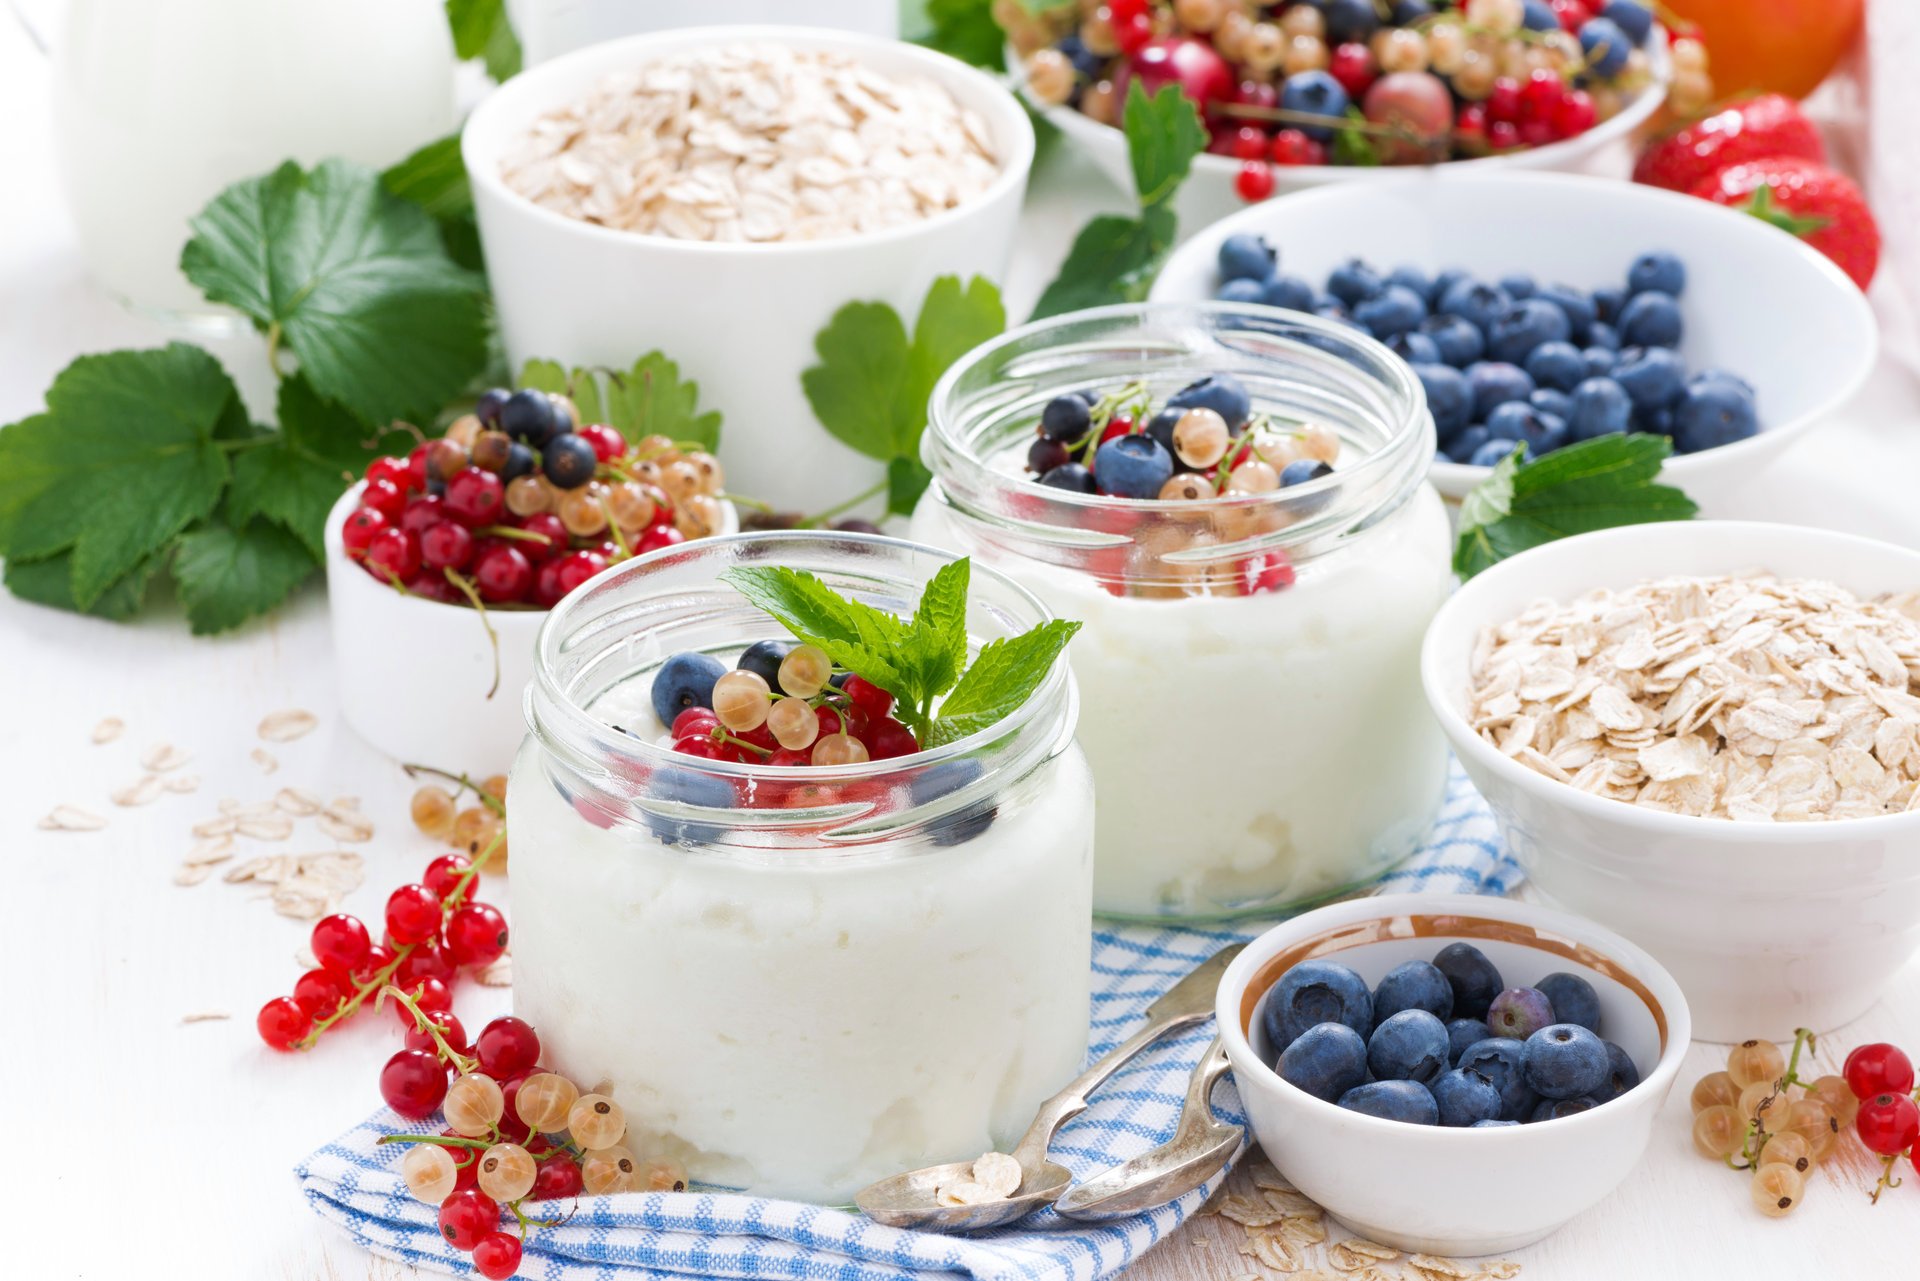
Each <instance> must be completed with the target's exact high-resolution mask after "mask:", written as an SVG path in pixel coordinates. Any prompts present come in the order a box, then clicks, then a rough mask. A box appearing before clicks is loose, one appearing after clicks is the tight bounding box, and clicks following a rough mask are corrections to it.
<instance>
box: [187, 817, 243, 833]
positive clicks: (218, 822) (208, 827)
mask: <svg viewBox="0 0 1920 1281" xmlns="http://www.w3.org/2000/svg"><path fill="white" fill-rule="evenodd" d="M238 826H239V824H238V823H236V822H234V819H233V816H232V815H231V814H222V815H221V816H220V817H219V818H210V819H206V820H204V821H202V822H199V823H195V824H194V825H193V834H194V835H195V836H199V837H209V836H231V835H232V834H233V833H234V830H235V829H236V828H238Z"/></svg>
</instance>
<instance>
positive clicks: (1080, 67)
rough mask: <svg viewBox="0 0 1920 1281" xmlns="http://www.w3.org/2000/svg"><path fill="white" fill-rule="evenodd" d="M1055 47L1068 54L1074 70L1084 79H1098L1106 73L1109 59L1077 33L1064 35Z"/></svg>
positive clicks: (1068, 59)
mask: <svg viewBox="0 0 1920 1281" xmlns="http://www.w3.org/2000/svg"><path fill="white" fill-rule="evenodd" d="M1054 48H1056V49H1058V50H1059V51H1060V52H1061V53H1063V54H1065V55H1066V58H1067V61H1068V62H1071V63H1072V64H1073V69H1074V72H1075V73H1076V74H1077V75H1078V76H1079V77H1080V78H1081V79H1082V80H1087V81H1094V80H1098V79H1100V78H1101V76H1103V75H1104V74H1105V73H1106V69H1107V60H1106V59H1105V58H1102V57H1101V56H1100V55H1099V54H1097V53H1095V52H1094V51H1093V50H1091V49H1089V48H1087V42H1086V41H1084V40H1082V39H1081V38H1080V37H1079V35H1078V34H1077V33H1076V34H1074V35H1070V36H1063V37H1062V38H1061V40H1060V43H1059V44H1056V45H1055V46H1054ZM1076 92H1077V89H1076Z"/></svg>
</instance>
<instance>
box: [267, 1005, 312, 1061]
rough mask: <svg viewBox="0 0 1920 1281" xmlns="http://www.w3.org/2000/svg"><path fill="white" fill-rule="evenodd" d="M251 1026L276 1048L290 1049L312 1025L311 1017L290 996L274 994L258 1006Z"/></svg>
mask: <svg viewBox="0 0 1920 1281" xmlns="http://www.w3.org/2000/svg"><path fill="white" fill-rule="evenodd" d="M253 1026H254V1029H255V1030H256V1031H258V1032H259V1033H260V1039H261V1040H263V1041H265V1042H266V1043H267V1044H268V1045H270V1046H272V1047H273V1048H274V1049H276V1050H291V1049H292V1048H293V1047H294V1046H295V1045H296V1044H297V1043H298V1042H299V1041H300V1039H301V1038H302V1037H304V1036H305V1035H306V1034H307V1032H308V1031H309V1030H311V1029H312V1027H313V1019H312V1018H311V1017H310V1016H309V1015H308V1014H307V1012H306V1011H305V1010H304V1009H302V1008H301V1007H300V1002H298V1001H296V1000H294V999H293V998H292V997H290V996H276V997H274V998H273V999H272V1000H271V1001H268V1002H267V1003H266V1004H265V1005H263V1006H261V1007H260V1013H259V1014H257V1015H255V1016H254V1020H253Z"/></svg>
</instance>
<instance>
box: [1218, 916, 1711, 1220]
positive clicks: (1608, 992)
mask: <svg viewBox="0 0 1920 1281" xmlns="http://www.w3.org/2000/svg"><path fill="white" fill-rule="evenodd" d="M1455 941H1461V942H1467V943H1471V944H1473V945H1474V946H1475V947H1477V948H1479V949H1480V950H1481V951H1482V952H1484V953H1486V955H1487V957H1488V959H1490V960H1491V961H1492V962H1493V963H1494V965H1495V966H1497V967H1498V968H1499V970H1500V974H1501V976H1502V978H1504V979H1505V980H1506V982H1507V984H1508V986H1520V985H1530V984H1532V983H1534V982H1535V981H1537V980H1539V979H1541V978H1543V977H1545V976H1546V975H1548V974H1551V973H1554V972H1555V971H1565V972H1568V973H1573V974H1578V975H1579V976H1580V977H1582V978H1584V979H1586V980H1587V981H1588V982H1589V983H1591V984H1593V987H1594V990H1595V991H1596V992H1597V993H1598V994H1599V997H1600V1008H1601V1023H1602V1028H1603V1034H1604V1035H1605V1036H1606V1038H1607V1039H1608V1040H1610V1041H1613V1042H1615V1043H1617V1044H1618V1045H1619V1046H1620V1047H1621V1048H1622V1049H1624V1050H1625V1051H1626V1052H1627V1054H1628V1055H1629V1056H1630V1057H1631V1058H1632V1059H1633V1061H1634V1064H1635V1066H1637V1067H1638V1068H1639V1069H1640V1084H1639V1085H1637V1086H1635V1087H1634V1088H1633V1089H1631V1090H1628V1091H1627V1092H1626V1093H1625V1094H1622V1095H1620V1096H1619V1097H1618V1098H1615V1099H1612V1100H1610V1101H1609V1102H1606V1103H1603V1104H1601V1105H1600V1106H1598V1107H1595V1108H1593V1109H1591V1110H1589V1111H1586V1112H1582V1113H1579V1114H1577V1115H1574V1116H1568V1117H1562V1118H1560V1119H1559V1120H1552V1121H1540V1122H1536V1123H1533V1124H1530V1125H1520V1126H1507V1127H1501V1128H1494V1129H1448V1128H1444V1127H1441V1126H1429V1125H1411V1124H1408V1123H1406V1122H1403V1121H1388V1120H1382V1119H1380V1118H1378V1117H1373V1116H1366V1115H1363V1114H1361V1113H1358V1112H1352V1111H1349V1110H1347V1109H1345V1108H1341V1107H1337V1106H1335V1105H1334V1104H1332V1103H1328V1102H1325V1101H1324V1100H1322V1099H1319V1098H1316V1097H1314V1096H1313V1095H1311V1094H1308V1093H1306V1092H1305V1091H1304V1090H1300V1089H1297V1088H1295V1087H1294V1086H1292V1085H1290V1084H1288V1083H1287V1082H1286V1081H1283V1080H1281V1079H1280V1077H1279V1075H1278V1074H1277V1073H1275V1072H1274V1070H1273V1060H1274V1054H1273V1050H1272V1047H1271V1046H1270V1045H1269V1044H1268V1042H1267V1036H1266V1032H1265V1030H1264V1029H1263V1028H1262V1026H1261V1022H1262V1020H1261V1017H1260V1015H1261V1008H1262V1006H1263V1004H1264V1003H1265V1001H1266V999H1267V994H1268V992H1269V991H1270V990H1271V989H1272V987H1273V985H1274V984H1275V983H1277V982H1279V980H1280V976H1281V975H1283V974H1285V973H1286V972H1287V970H1289V969H1291V968H1292V967H1293V966H1295V965H1297V964H1299V963H1300V962H1302V961H1307V960H1313V959H1316V958H1325V959H1328V960H1332V961H1336V962H1338V963H1339V964H1341V965H1345V966H1348V967H1349V968H1351V969H1353V970H1355V971H1356V972H1358V973H1359V975H1360V976H1361V977H1362V978H1363V979H1365V980H1366V981H1367V984H1368V985H1369V986H1370V987H1371V986H1373V985H1376V984H1378V983H1379V981H1380V980H1381V979H1382V978H1383V977H1385V976H1386V973H1387V971H1388V970H1390V969H1392V968H1393V967H1394V966H1396V965H1398V964H1400V963H1401V962H1402V961H1411V960H1431V959H1432V958H1433V955H1434V953H1436V952H1438V951H1439V950H1440V949H1441V948H1443V947H1445V946H1446V945H1447V944H1449V943H1452V942H1455ZM1216 1013H1217V1014H1218V1017H1219V1028H1220V1039H1221V1041H1222V1043H1223V1044H1224V1045H1225V1046H1226V1051H1227V1057H1228V1059H1229V1060H1231V1061H1232V1063H1233V1075H1234V1080H1235V1081H1236V1082H1237V1083H1238V1085H1239V1087H1240V1098H1241V1100H1242V1102H1243V1103H1244V1105H1245V1107H1246V1111H1247V1116H1248V1117H1249V1118H1250V1119H1251V1120H1252V1122H1253V1129H1254V1133H1255V1134H1256V1135H1257V1136H1258V1137H1259V1139H1260V1144H1261V1146H1262V1147H1263V1148H1265V1150H1266V1154H1267V1157H1268V1159H1269V1160H1271V1161H1272V1162H1273V1163H1274V1165H1275V1166H1276V1167H1277V1168H1278V1169H1279V1171H1280V1173H1281V1174H1283V1175H1285V1176H1286V1178H1287V1179H1288V1180H1289V1181H1290V1182H1292V1183H1293V1185H1294V1186H1295V1187H1297V1188H1299V1189H1300V1190H1301V1191H1302V1192H1303V1193H1305V1194H1306V1195H1307V1196H1309V1197H1311V1198H1312V1199H1313V1200H1314V1201H1315V1202H1316V1203H1318V1204H1319V1205H1320V1206H1321V1207H1322V1208H1324V1209H1325V1210H1326V1211H1327V1213H1329V1214H1331V1215H1332V1216H1333V1217H1334V1218H1335V1219H1337V1220H1339V1221H1340V1222H1341V1223H1342V1224H1343V1225H1345V1226H1346V1227H1347V1228H1349V1229H1351V1230H1352V1231H1354V1232H1356V1233H1358V1234H1359V1235H1360V1236H1362V1237H1365V1238H1367V1239H1368V1240H1371V1241H1378V1242H1380V1243H1382V1244H1384V1245H1390V1246H1393V1247H1395V1248H1397V1249H1402V1250H1409V1251H1422V1252H1426V1253H1430V1254H1441V1255H1452V1256H1471V1255H1482V1254H1497V1253H1502V1252H1505V1251H1508V1250H1517V1249H1519V1248H1520V1247H1521V1246H1524V1245H1530V1244H1532V1243H1533V1242H1535V1241H1538V1240H1540V1239H1541V1238H1542V1237H1544V1236H1547V1235H1548V1234H1549V1233H1551V1232H1553V1231H1554V1230H1555V1229H1557V1228H1559V1227H1560V1226H1561V1225H1562V1224H1564V1223H1566V1222H1567V1221H1568V1220H1570V1219H1572V1218H1573V1217H1574V1216H1576V1215H1578V1214H1580V1213H1582V1212H1583V1211H1585V1210H1587V1209H1589V1208H1590V1207H1592V1206H1593V1205H1595V1204H1596V1203H1597V1202H1599V1201H1600V1200H1601V1199H1602V1198H1604V1197H1605V1196H1606V1195H1607V1194H1608V1193H1609V1192H1611V1191H1613V1189H1614V1188H1615V1187H1616V1186H1618V1185H1619V1183H1620V1182H1621V1180H1623V1179H1625V1178H1626V1177H1627V1175H1628V1174H1629V1173H1630V1172H1631V1171H1632V1170H1633V1168H1634V1166H1636V1165H1638V1164H1639V1163H1640V1158H1641V1156H1642V1155H1643V1154H1644V1153H1645V1152H1646V1148H1647V1141H1648V1139H1649V1138H1650V1137H1651V1135H1652V1132H1653V1124H1654V1120H1655V1118H1656V1117H1657V1116H1658V1115H1659V1113H1660V1107H1661V1104H1662V1103H1664V1102H1665V1101H1666V1097H1667V1092H1668V1091H1669V1090H1670V1089H1671V1088H1672V1087H1673V1081H1674V1077H1675V1075H1676V1074H1677V1073H1678V1072H1679V1070H1680V1060H1681V1059H1682V1058H1683V1057H1685V1055H1686V1052H1687V1046H1688V1043H1689V1042H1690V1040H1691V1039H1692V1025H1693V1020H1692V1016H1691V1015H1690V1014H1689V1013H1688V1011H1687V1001H1686V998H1685V997H1684V996H1683V995H1681V992H1680V985H1679V984H1678V983H1676V982H1674V980H1673V976H1672V975H1670V974H1668V973H1667V971H1666V970H1665V969H1663V968H1662V967H1661V965H1660V963H1659V962H1657V961H1655V960H1654V959H1653V958H1652V957H1651V956H1649V955H1647V953H1645V952H1643V951H1641V950H1640V949H1639V948H1637V947H1635V946H1634V945H1633V944H1631V943H1629V942H1627V940H1625V939H1623V938H1621V937H1620V936H1619V935H1618V934H1615V933H1613V932H1612V931H1610V930H1607V929H1603V928H1602V927H1600V926H1598V925H1595V924H1593V923H1592V922H1590V921H1586V920H1582V919H1581V918H1580V917H1577V916H1570V915H1568V914H1567V913H1565V912H1557V911H1554V910H1552V909H1551V908H1544V907H1537V906H1535V905H1533V904H1530V903H1520V902H1515V901H1513V900H1510V899H1499V898H1483V897H1476V896H1473V895H1463V894H1383V895H1379V896H1377V897H1373V898H1362V899H1354V900H1352V901H1349V902H1345V903H1335V904H1332V905H1330V906H1328V907H1323V908H1319V909H1317V910H1315V911H1312V912H1307V913H1305V914H1304V915H1301V916H1297V917H1295V918H1293V919H1292V920H1290V921H1287V922H1286V923H1284V924H1282V925H1278V926H1275V927H1274V928H1273V929H1271V930H1268V931H1267V932H1266V933H1265V934H1263V935H1261V936H1260V937H1259V938H1257V939H1255V940H1254V941H1253V942H1252V943H1250V944H1249V945H1248V946H1247V949H1246V951H1244V952H1242V953H1241V954H1240V956H1239V958H1238V959H1236V960H1235V961H1234V963H1233V964H1232V965H1231V966H1229V967H1228V969H1227V972H1226V975H1225V977H1223V978H1222V979H1221V980H1220V993H1219V997H1218V1002H1217V1006H1216Z"/></svg>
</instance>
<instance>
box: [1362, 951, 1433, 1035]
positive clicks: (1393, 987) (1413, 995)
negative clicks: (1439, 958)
mask: <svg viewBox="0 0 1920 1281" xmlns="http://www.w3.org/2000/svg"><path fill="white" fill-rule="evenodd" d="M1402 1010H1425V1011H1426V1012H1427V1013H1429V1014H1431V1015H1433V1016H1434V1017H1435V1018H1438V1019H1442V1020H1445V1019H1446V1018H1447V1017H1448V1016H1450V1015H1451V1014H1452V1013H1453V989H1452V988H1451V987H1449V986H1448V985H1447V977H1446V975H1444V974H1442V973H1441V972H1440V971H1439V970H1436V969H1435V968H1433V964H1432V963H1431V962H1429V961H1402V962H1401V963H1400V964H1398V965H1396V966H1394V967H1393V968H1392V969H1390V970H1388V971H1387V976H1386V977H1385V978H1383V979H1381V980H1380V983H1379V985H1378V986H1377V987H1375V988H1374V989H1373V1018H1374V1022H1375V1024H1376V1026H1377V1025H1378V1024H1380V1023H1382V1022H1384V1021H1385V1020H1387V1019H1390V1018H1392V1017H1393V1016H1394V1015H1396V1014H1398V1013H1400V1012H1401V1011H1402Z"/></svg>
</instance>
